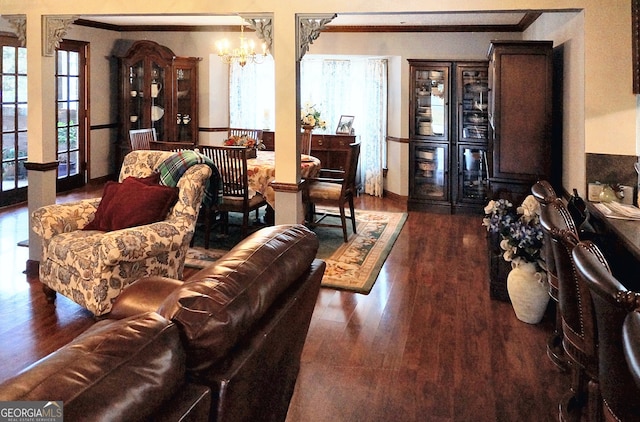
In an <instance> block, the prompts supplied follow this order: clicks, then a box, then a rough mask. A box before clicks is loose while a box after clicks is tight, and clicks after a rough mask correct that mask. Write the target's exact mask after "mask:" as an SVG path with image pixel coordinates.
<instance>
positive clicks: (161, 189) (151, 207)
mask: <svg viewBox="0 0 640 422" xmlns="http://www.w3.org/2000/svg"><path fill="white" fill-rule="evenodd" d="M145 179H146V178H145ZM145 181H148V180H145ZM177 199H178V188H172V187H168V186H162V185H158V184H145V183H144V182H143V181H141V180H139V179H138V178H135V177H128V178H126V179H125V180H124V181H123V182H122V183H116V182H107V184H106V185H105V187H104V192H103V194H102V200H101V201H100V205H98V209H97V210H96V213H95V217H94V219H93V221H91V222H90V223H89V224H87V226H86V227H84V230H100V231H112V230H120V229H126V228H128V227H135V226H141V225H144V224H150V223H155V222H157V221H162V220H164V219H165V217H166V216H167V214H168V213H169V210H170V209H171V207H172V206H173V204H175V202H176V201H177Z"/></svg>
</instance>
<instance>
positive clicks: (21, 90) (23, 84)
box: [18, 75, 27, 103]
mask: <svg viewBox="0 0 640 422" xmlns="http://www.w3.org/2000/svg"><path fill="white" fill-rule="evenodd" d="M18 102H20V103H26V102H27V76H26V75H22V76H18Z"/></svg>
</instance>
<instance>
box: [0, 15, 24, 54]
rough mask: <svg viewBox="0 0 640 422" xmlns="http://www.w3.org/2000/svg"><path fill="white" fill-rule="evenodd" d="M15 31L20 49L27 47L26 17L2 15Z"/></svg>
mask: <svg viewBox="0 0 640 422" xmlns="http://www.w3.org/2000/svg"><path fill="white" fill-rule="evenodd" d="M2 17H3V18H5V20H7V21H8V22H9V23H10V24H11V26H13V28H14V29H15V33H16V36H17V37H18V39H19V40H20V47H26V46H27V16H26V15H2Z"/></svg>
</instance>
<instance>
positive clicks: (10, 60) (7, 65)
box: [2, 47, 16, 73]
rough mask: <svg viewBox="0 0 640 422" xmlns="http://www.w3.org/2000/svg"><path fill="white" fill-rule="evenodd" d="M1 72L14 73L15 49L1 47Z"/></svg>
mask: <svg viewBox="0 0 640 422" xmlns="http://www.w3.org/2000/svg"><path fill="white" fill-rule="evenodd" d="M2 72H3V73H16V49H15V47H2Z"/></svg>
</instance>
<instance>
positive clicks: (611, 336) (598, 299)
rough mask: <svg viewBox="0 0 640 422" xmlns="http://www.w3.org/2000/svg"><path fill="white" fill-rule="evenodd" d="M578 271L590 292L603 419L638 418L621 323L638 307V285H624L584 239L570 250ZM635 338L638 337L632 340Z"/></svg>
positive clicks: (639, 392) (639, 403)
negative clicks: (594, 317) (593, 312)
mask: <svg viewBox="0 0 640 422" xmlns="http://www.w3.org/2000/svg"><path fill="white" fill-rule="evenodd" d="M573 258H574V261H575V264H576V267H577V271H578V273H579V274H580V276H581V278H582V279H584V281H585V283H586V284H587V285H588V287H589V289H590V291H591V297H592V300H593V306H594V310H595V316H596V328H597V333H598V357H599V358H598V366H599V381H600V395H601V400H602V401H601V404H602V406H601V407H602V413H603V419H604V420H605V421H607V422H609V421H637V420H640V388H639V387H638V386H637V385H636V383H635V380H634V377H633V374H632V373H631V371H630V370H629V366H628V364H627V362H626V360H625V352H624V340H623V325H624V321H625V319H626V318H627V315H628V313H629V312H631V311H634V310H638V308H639V307H640V293H637V291H640V290H638V287H637V286H633V289H634V290H635V291H633V290H629V288H628V287H627V286H625V285H623V284H622V283H621V282H620V281H619V280H618V279H617V278H616V277H615V276H614V275H613V274H612V273H611V267H610V266H609V264H608V262H607V259H606V258H605V257H604V255H603V254H602V252H601V251H600V249H599V248H598V247H597V246H596V244H595V243H593V242H591V241H589V240H585V241H582V242H580V243H579V244H578V245H577V246H576V247H575V248H574V250H573ZM635 341H636V342H637V341H638V340H637V339H636V340H635Z"/></svg>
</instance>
